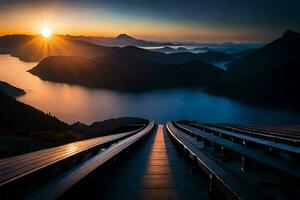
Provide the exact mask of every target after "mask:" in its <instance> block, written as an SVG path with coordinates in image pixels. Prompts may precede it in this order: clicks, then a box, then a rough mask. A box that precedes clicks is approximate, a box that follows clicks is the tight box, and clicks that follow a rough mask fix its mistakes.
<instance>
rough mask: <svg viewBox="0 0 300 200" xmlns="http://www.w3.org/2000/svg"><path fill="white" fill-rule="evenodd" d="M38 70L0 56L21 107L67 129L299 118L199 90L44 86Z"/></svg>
mask: <svg viewBox="0 0 300 200" xmlns="http://www.w3.org/2000/svg"><path fill="white" fill-rule="evenodd" d="M36 64H37V63H27V62H23V61H20V60H19V59H18V58H15V57H12V56H10V55H0V80H2V81H5V82H8V83H10V84H12V85H14V86H16V87H19V88H22V89H25V91H26V92H27V94H26V95H24V96H21V97H19V98H18V100H19V101H22V102H24V103H26V104H29V105H31V106H33V107H35V108H38V109H40V110H42V111H44V112H47V113H49V112H50V113H51V114H53V115H55V116H57V117H58V118H59V119H61V120H63V121H65V122H68V123H74V122H77V121H81V122H84V123H87V124H90V123H92V122H94V121H101V120H105V119H109V118H116V117H124V116H135V117H143V118H147V119H153V120H157V121H159V122H166V121H167V120H179V119H190V120H191V119H194V120H198V121H200V122H226V123H244V124H294V123H299V122H300V113H296V112H290V111H287V110H281V109H270V108H258V107H253V106H248V105H245V104H242V103H239V102H237V101H234V100H231V99H228V98H225V97H219V96H213V95H209V94H206V93H204V92H203V91H201V90H200V89H199V90H197V89H180V88H178V89H161V90H154V91H150V92H145V93H129V92H120V91H114V90H108V89H93V88H87V87H81V86H76V85H69V84H61V83H53V82H49V81H43V80H41V79H39V78H38V77H36V76H34V75H32V74H30V73H28V72H27V70H29V69H31V68H32V67H34V66H35V65H36Z"/></svg>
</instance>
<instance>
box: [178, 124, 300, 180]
mask: <svg viewBox="0 0 300 200" xmlns="http://www.w3.org/2000/svg"><path fill="white" fill-rule="evenodd" d="M177 126H179V127H181V128H182V129H185V130H186V131H188V132H191V133H193V134H195V135H197V136H200V137H203V138H206V139H207V140H209V141H211V142H213V143H216V144H218V145H221V146H224V147H225V148H227V149H230V150H232V151H234V152H236V153H238V154H241V155H245V156H246V157H248V158H251V159H253V160H256V161H258V162H259V163H262V164H264V165H266V166H270V167H272V168H274V169H277V170H279V171H281V172H284V173H287V174H290V175H292V176H295V177H298V178H300V171H299V166H297V165H295V163H287V162H284V161H282V159H279V158H275V157H271V156H267V155H264V154H262V153H261V152H259V151H256V150H255V149H252V148H251V149H250V148H247V147H245V146H244V145H240V144H237V143H234V142H232V141H230V140H227V139H224V138H221V137H219V136H215V135H212V134H209V133H205V132H204V131H200V130H199V129H196V128H194V127H191V126H188V125H180V124H177Z"/></svg>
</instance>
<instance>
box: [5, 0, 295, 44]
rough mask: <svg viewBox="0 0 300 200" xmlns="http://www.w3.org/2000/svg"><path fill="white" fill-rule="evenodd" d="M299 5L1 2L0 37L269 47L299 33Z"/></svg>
mask: <svg viewBox="0 0 300 200" xmlns="http://www.w3.org/2000/svg"><path fill="white" fill-rule="evenodd" d="M299 10H300V1H299V0H285V1H283V0H251V1H250V0H176V1H175V0H151V1H149V0H0V35H6V34H38V33H39V32H40V30H41V29H42V28H43V27H44V26H49V27H50V28H51V29H52V30H53V32H54V33H56V34H72V35H93V36H105V37H115V36H117V35H119V34H120V33H126V34H129V35H132V36H134V37H137V38H141V39H150V40H167V41H197V42H269V41H271V40H273V39H276V38H278V37H280V36H281V35H282V34H283V33H284V32H285V31H286V30H294V31H298V32H300V12H299Z"/></svg>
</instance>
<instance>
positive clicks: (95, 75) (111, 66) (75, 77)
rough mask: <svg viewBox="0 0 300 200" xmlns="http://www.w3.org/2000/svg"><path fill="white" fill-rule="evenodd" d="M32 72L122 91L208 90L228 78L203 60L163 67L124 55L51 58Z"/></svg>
mask: <svg viewBox="0 0 300 200" xmlns="http://www.w3.org/2000/svg"><path fill="white" fill-rule="evenodd" d="M29 72H30V73H32V74H34V75H37V76H39V77H40V78H41V79H44V80H49V81H55V82H65V83H71V84H79V85H84V86H91V87H102V88H111V89H120V90H147V89H155V88H164V87H178V86H179V87H185V86H192V87H207V86H212V85H215V84H217V83H220V82H222V80H223V79H224V75H225V73H224V71H223V70H221V69H219V68H217V67H215V66H213V65H210V64H207V63H204V62H200V61H190V62H187V63H184V64H180V65H162V64H155V63H151V62H144V61H140V60H137V59H133V58H128V57H120V56H111V57H105V58H103V57H102V58H94V59H88V58H84V57H74V56H54V57H48V58H46V59H44V60H43V61H41V62H40V63H39V64H38V65H37V66H36V67H35V68H33V69H31V70H30V71H29Z"/></svg>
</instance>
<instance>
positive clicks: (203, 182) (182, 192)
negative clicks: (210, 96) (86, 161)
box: [66, 125, 208, 199]
mask: <svg viewBox="0 0 300 200" xmlns="http://www.w3.org/2000/svg"><path fill="white" fill-rule="evenodd" d="M85 188H87V189H85V190H87V191H82V190H81V191H78V194H74V193H73V194H66V197H68V196H69V195H70V196H76V197H78V198H80V197H81V196H80V195H84V196H82V197H85V198H88V199H99V198H101V199H206V192H205V191H206V189H207V188H208V178H207V176H205V174H204V173H203V172H201V171H197V170H196V169H193V168H191V165H190V163H188V162H187V161H186V160H185V159H184V158H183V157H182V155H181V154H180V153H179V152H178V151H177V150H176V149H175V146H174V145H173V144H172V143H171V140H170V138H169V136H168V135H167V133H165V132H164V129H163V125H159V126H158V129H157V131H156V132H155V133H154V134H152V135H150V136H149V138H147V139H146V140H145V142H144V143H142V144H141V145H140V146H138V147H137V149H135V150H134V152H132V153H131V154H128V156H126V158H124V159H123V160H122V161H120V162H119V163H116V164H115V166H114V167H113V168H110V169H109V170H108V171H107V173H104V174H100V175H99V176H97V177H95V178H94V179H93V180H92V181H90V182H89V185H88V186H87V187H85ZM87 195H88V196H87Z"/></svg>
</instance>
